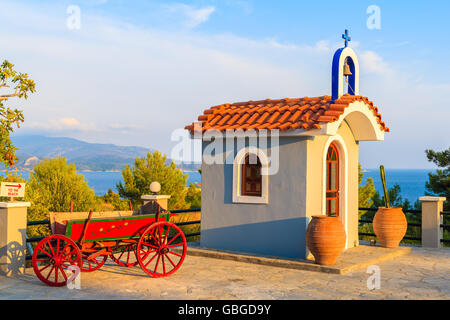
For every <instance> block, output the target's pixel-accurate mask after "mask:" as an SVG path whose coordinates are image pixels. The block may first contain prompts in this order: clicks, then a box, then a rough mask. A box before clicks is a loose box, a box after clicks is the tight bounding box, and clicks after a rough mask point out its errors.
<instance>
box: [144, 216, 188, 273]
mask: <svg viewBox="0 0 450 320" xmlns="http://www.w3.org/2000/svg"><path fill="white" fill-rule="evenodd" d="M170 233H174V234H175V236H174V237H170ZM155 234H156V235H157V236H156V237H153V239H154V240H155V241H156V242H157V245H158V246H159V247H158V246H155V245H151V244H150V243H149V242H148V239H149V238H151V237H152V236H154V235H155ZM175 240H177V241H175ZM169 244H171V245H169ZM173 247H178V248H179V249H178V250H180V251H179V252H180V254H178V253H174V252H172V251H171V248H173ZM186 249H187V246H186V237H185V236H184V234H183V232H182V231H181V229H180V228H179V227H178V226H176V225H175V224H173V223H170V222H167V221H160V222H156V223H153V224H152V225H150V226H149V227H148V228H147V229H146V230H145V231H144V232H143V233H142V236H141V238H140V239H139V243H138V253H139V254H138V260H139V264H140V266H141V268H142V270H144V271H145V272H146V273H147V274H149V275H150V276H152V277H165V276H168V275H171V274H173V273H174V272H175V271H177V270H178V269H179V268H180V266H181V264H182V263H183V261H184V258H185V256H186ZM178 250H177V251H178ZM153 252H154V254H153V256H151V258H150V259H149V257H150V253H153ZM169 253H172V254H174V255H176V256H177V258H173V257H172V258H171V257H169ZM156 257H158V258H157V259H156V261H155V258H156ZM167 260H168V261H169V263H167ZM153 261H155V262H154V264H151V263H152V262H153ZM160 266H161V267H160Z"/></svg>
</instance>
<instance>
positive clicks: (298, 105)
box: [185, 94, 389, 134]
mask: <svg viewBox="0 0 450 320" xmlns="http://www.w3.org/2000/svg"><path fill="white" fill-rule="evenodd" d="M355 101H363V102H365V103H366V104H367V105H368V106H369V108H370V109H371V110H372V111H373V114H374V115H375V117H376V118H377V121H378V123H379V124H380V126H381V129H382V130H384V131H386V132H389V128H388V127H386V125H385V123H384V122H383V121H382V120H381V115H380V114H379V113H378V108H377V107H376V106H374V105H373V102H372V101H369V99H368V98H367V97H362V96H352V95H348V94H346V95H344V96H342V97H341V98H339V99H338V100H336V101H335V102H334V103H331V97H330V96H322V97H315V98H310V97H304V98H296V99H289V98H286V99H280V100H271V99H267V100H261V101H248V102H238V103H233V104H222V105H218V106H214V107H211V108H209V109H207V110H205V111H204V113H203V115H201V116H199V117H198V121H200V122H201V123H202V132H204V131H206V130H211V129H216V130H220V131H224V130H226V129H242V130H249V129H256V130H258V129H267V130H272V129H279V130H280V131H289V130H296V129H304V130H311V129H320V128H321V124H324V123H328V122H334V121H336V120H338V119H339V117H340V116H341V115H342V114H343V113H344V110H345V108H346V107H348V106H349V105H350V104H351V103H352V102H355ZM185 129H187V130H189V131H190V132H191V134H193V132H194V123H192V124H191V125H188V126H186V127H185Z"/></svg>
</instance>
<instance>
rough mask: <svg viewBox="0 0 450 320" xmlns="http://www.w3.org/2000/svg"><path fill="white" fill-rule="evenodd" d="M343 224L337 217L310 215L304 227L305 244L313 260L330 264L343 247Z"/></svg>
mask: <svg viewBox="0 0 450 320" xmlns="http://www.w3.org/2000/svg"><path fill="white" fill-rule="evenodd" d="M346 239H347V236H346V234H345V229H344V226H343V225H342V223H341V221H340V220H339V218H337V217H328V216H324V215H323V216H312V217H311V222H310V223H309V225H308V228H307V229H306V245H307V246H308V249H309V251H311V254H312V255H313V256H314V259H315V262H316V263H317V264H322V265H332V264H335V263H336V259H337V258H338V257H339V255H340V254H341V253H342V251H343V250H344V248H345V241H346Z"/></svg>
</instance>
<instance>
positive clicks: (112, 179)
mask: <svg viewBox="0 0 450 320" xmlns="http://www.w3.org/2000/svg"><path fill="white" fill-rule="evenodd" d="M430 172H434V170H430V169H386V184H387V187H388V188H390V187H392V186H393V185H394V184H398V185H400V189H401V193H400V195H401V196H402V198H403V199H408V200H409V201H410V202H411V203H414V202H415V201H416V200H417V199H418V198H419V197H422V196H424V195H425V182H426V181H428V173H430ZM20 173H21V174H22V178H24V179H27V180H28V177H29V172H20ZM79 173H80V174H82V175H83V176H84V178H85V179H86V181H87V183H88V184H89V186H90V187H91V188H93V189H94V192H95V193H96V194H97V195H103V194H105V193H106V192H108V189H112V190H113V191H115V192H117V188H116V185H117V184H118V183H119V182H123V179H122V174H121V173H120V172H91V171H89V172H79ZM185 173H187V174H188V180H187V185H188V186H189V185H190V183H200V182H201V180H202V177H201V175H200V173H199V172H196V171H187V172H185ZM363 174H364V176H363V182H362V184H365V182H366V179H367V178H369V177H371V178H373V182H374V184H375V188H376V189H377V190H378V192H379V193H380V194H383V189H382V185H381V178H380V171H379V169H365V170H363Z"/></svg>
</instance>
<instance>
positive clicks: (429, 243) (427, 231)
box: [419, 197, 446, 248]
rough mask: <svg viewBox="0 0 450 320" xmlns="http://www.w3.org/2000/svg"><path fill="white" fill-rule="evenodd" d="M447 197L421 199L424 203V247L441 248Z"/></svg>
mask: <svg viewBox="0 0 450 320" xmlns="http://www.w3.org/2000/svg"><path fill="white" fill-rule="evenodd" d="M445 199H446V198H445V197H421V198H419V200H420V201H422V247H425V248H441V246H442V245H441V239H442V236H443V235H442V228H441V224H442V223H443V218H442V215H441V212H442V210H443V208H444V201H445Z"/></svg>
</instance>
